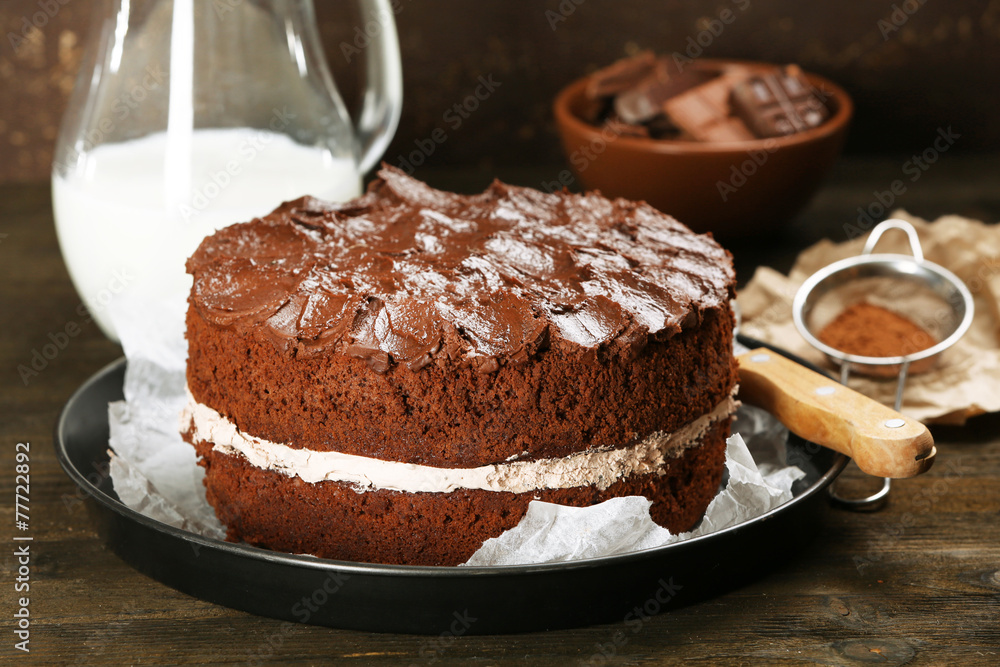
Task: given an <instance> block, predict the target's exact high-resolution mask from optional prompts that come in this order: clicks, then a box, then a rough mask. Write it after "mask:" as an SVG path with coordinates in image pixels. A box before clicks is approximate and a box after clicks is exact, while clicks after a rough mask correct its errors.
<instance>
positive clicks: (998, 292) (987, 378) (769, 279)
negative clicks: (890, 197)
mask: <svg viewBox="0 0 1000 667" xmlns="http://www.w3.org/2000/svg"><path fill="white" fill-rule="evenodd" d="M892 217H894V218H900V219H903V220H906V221H908V222H910V223H912V224H913V226H914V227H915V228H916V230H917V234H918V236H919V237H920V243H921V246H922V247H923V251H924V257H925V258H926V259H928V260H929V261H931V262H934V263H936V264H939V265H941V266H943V267H944V268H946V269H948V270H949V271H951V272H952V273H954V274H955V275H957V276H958V277H959V278H961V279H962V280H963V281H964V282H965V284H966V286H967V287H968V288H969V291H970V292H972V295H973V298H974V300H975V317H974V319H973V322H972V326H971V327H970V328H969V331H968V332H967V333H966V334H965V336H964V337H963V338H962V339H961V340H959V341H958V342H957V343H956V344H955V345H954V346H952V347H951V348H949V349H948V350H946V351H945V352H944V353H942V354H941V357H940V359H938V361H937V363H936V364H935V365H934V366H933V367H932V368H931V369H930V370H928V371H926V372H924V373H919V374H914V375H911V376H910V377H909V379H908V380H907V382H906V391H905V393H904V396H903V407H902V412H904V413H905V414H907V415H908V416H910V417H913V418H914V419H919V420H920V421H923V422H928V423H939V424H963V423H964V422H965V420H966V419H968V418H969V417H972V416H975V415H978V414H982V413H984V412H995V411H997V410H1000V227H998V226H996V225H986V224H983V223H982V222H979V221H977V220H969V219H967V218H962V217H959V216H956V215H947V216H944V217H942V218H939V219H938V220H936V221H935V222H933V223H929V222H927V221H925V220H921V219H920V218H917V217H915V216H912V215H909V214H908V213H906V212H905V211H896V212H894V213H893V215H892ZM866 238H867V235H866V236H862V237H860V238H856V239H853V240H851V241H846V242H843V243H834V242H833V241H830V240H828V239H825V240H823V241H820V242H819V243H817V244H815V245H814V246H812V247H810V248H808V249H806V250H805V251H803V252H802V253H801V254H800V255H799V257H798V259H797V260H796V262H795V266H793V267H792V271H791V273H790V274H789V275H788V276H787V277H786V276H783V275H781V274H780V273H778V272H777V271H775V270H774V269H770V268H768V267H760V268H759V269H757V272H756V274H754V277H753V279H752V280H751V281H750V282H749V283H748V284H747V286H746V288H745V289H743V290H742V291H741V292H740V293H739V296H738V302H739V305H740V310H741V314H742V323H741V328H740V331H741V332H742V333H745V334H746V335H748V336H752V337H754V338H757V339H759V340H762V341H765V342H768V343H772V344H774V345H777V346H780V347H782V348H784V349H786V350H788V351H789V352H792V353H794V354H797V355H799V356H801V357H802V358H803V359H806V360H808V361H811V362H813V363H815V364H817V365H818V366H820V367H823V368H829V369H834V368H835V366H834V365H833V364H832V363H831V362H830V361H829V360H827V359H826V357H825V356H824V355H823V354H822V353H820V352H819V351H817V350H816V349H815V348H813V347H812V346H811V345H809V343H807V342H806V340H805V339H804V338H803V337H802V336H801V335H800V334H799V332H798V330H797V329H796V328H795V324H794V323H793V322H792V299H794V297H795V292H796V291H797V290H798V288H799V286H800V285H801V284H802V283H803V282H805V280H806V279H807V278H808V277H809V276H810V275H812V274H813V273H815V272H816V271H818V270H819V269H822V268H823V267H825V266H827V265H829V264H831V263H833V262H835V261H838V260H841V259H845V258H847V257H853V256H855V255H859V254H861V250H862V249H863V248H864V244H865V239H866ZM875 252H877V253H899V254H903V255H909V254H910V248H909V243H908V241H907V239H906V236H905V235H904V234H902V233H901V232H897V231H888V232H886V233H885V234H884V235H883V236H882V238H881V239H880V240H879V243H878V246H877V247H876V248H875ZM886 305H888V304H886ZM915 321H917V322H918V323H920V320H919V319H916V320H915ZM849 384H850V386H851V388H853V389H855V390H857V391H859V392H861V393H863V394H865V395H867V396H870V397H871V398H874V399H875V400H878V401H880V402H882V403H884V404H886V405H892V402H893V399H894V397H895V392H896V380H895V379H888V380H881V379H872V378H866V377H861V376H859V375H857V374H852V376H851V379H850V382H849Z"/></svg>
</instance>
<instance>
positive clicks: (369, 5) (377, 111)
mask: <svg viewBox="0 0 1000 667" xmlns="http://www.w3.org/2000/svg"><path fill="white" fill-rule="evenodd" d="M360 4H361V12H362V13H361V15H362V16H363V17H369V16H375V17H378V19H377V20H378V21H379V23H380V24H381V27H382V29H381V30H379V31H378V33H377V34H376V35H374V36H373V39H372V44H371V47H370V48H369V49H368V51H367V53H366V54H365V56H366V84H365V94H364V98H363V99H362V101H361V114H360V115H359V116H358V122H357V136H358V170H359V171H360V172H361V173H362V174H364V173H366V172H367V171H368V170H369V169H371V168H372V167H374V166H375V163H376V162H378V160H379V158H380V157H382V154H383V153H384V152H385V149H386V148H387V147H388V146H389V142H390V141H391V140H392V136H393V134H395V132H396V127H397V126H398V125H399V114H400V112H401V111H402V108H403V65H402V62H401V60H400V56H399V36H398V35H397V33H396V21H395V19H394V18H393V11H392V6H391V5H390V4H389V1H388V0H361V2H360Z"/></svg>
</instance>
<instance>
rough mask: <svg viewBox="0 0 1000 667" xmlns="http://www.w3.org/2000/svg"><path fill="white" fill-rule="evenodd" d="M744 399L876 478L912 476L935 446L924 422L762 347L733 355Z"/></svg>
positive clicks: (924, 464)
mask: <svg viewBox="0 0 1000 667" xmlns="http://www.w3.org/2000/svg"><path fill="white" fill-rule="evenodd" d="M737 360H738V361H739V364H740V393H739V397H740V400H742V401H743V402H744V403H749V404H751V405H756V406H758V407H761V408H764V409H765V410H767V411H768V412H770V413H771V414H773V415H774V416H775V417H777V418H778V419H779V420H780V421H781V423H782V424H784V425H785V426H787V427H788V430H790V431H792V432H793V433H795V434H796V435H799V436H801V437H802V438H805V439H806V440H809V441H811V442H815V443H816V444H818V445H823V446H824V447H829V448H830V449H833V450H835V451H838V452H840V453H842V454H846V455H847V456H850V457H851V458H852V459H854V462H855V463H857V464H858V467H859V468H861V470H863V471H864V472H866V473H868V474H869V475H875V476H877V477H893V478H898V477H914V476H916V475H919V474H920V473H922V472H926V471H927V470H928V469H930V467H931V465H932V464H933V463H934V456H935V454H937V450H936V449H935V447H934V439H933V438H932V437H931V434H930V431H928V430H927V427H926V426H924V425H923V424H921V423H920V422H918V421H916V420H915V419H910V418H909V417H906V416H904V415H902V414H900V413H898V412H896V411H895V410H892V409H890V408H887V407H885V406H884V405H882V404H881V403H879V402H877V401H874V400H872V399H870V398H868V397H867V396H865V395H863V394H859V393H858V392H856V391H854V390H853V389H849V388H847V387H845V386H844V385H842V384H839V383H837V382H835V381H834V380H831V379H830V378H828V377H826V376H824V375H820V374H819V373H815V372H813V371H811V370H809V369H808V368H805V367H804V366H801V365H799V364H797V363H795V362H794V361H791V360H789V359H786V358H785V357H783V356H781V355H780V354H776V353H774V352H772V351H770V350H768V349H765V348H758V349H756V350H751V351H750V352H747V353H745V354H741V355H739V356H738V357H737Z"/></svg>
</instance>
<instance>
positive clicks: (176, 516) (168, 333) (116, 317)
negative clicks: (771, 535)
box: [108, 299, 805, 565]
mask: <svg viewBox="0 0 1000 667" xmlns="http://www.w3.org/2000/svg"><path fill="white" fill-rule="evenodd" d="M175 310H176V309H175ZM111 317H112V319H113V321H114V324H115V328H116V330H117V331H118V334H119V336H120V337H121V340H122V346H123V347H124V349H125V355H126V357H127V358H128V370H127V371H126V375H125V387H124V389H125V400H124V401H117V402H114V403H111V404H110V405H109V406H108V414H109V420H110V424H111V438H110V443H109V444H110V448H111V479H112V482H113V484H114V489H115V492H116V493H117V494H118V497H119V498H121V500H122V502H123V503H125V504H126V505H127V506H129V507H131V508H132V509H134V510H136V511H138V512H140V513H142V514H144V515H146V516H148V517H150V518H152V519H155V520H157V521H160V522H162V523H165V524H167V525H170V526H174V527H177V528H181V529H184V530H187V531H190V532H192V533H196V534H198V535H203V536H206V537H213V538H217V539H224V537H225V528H224V527H223V526H222V524H221V523H219V521H218V519H217V518H216V517H215V513H214V511H213V510H212V508H211V506H210V505H209V504H208V501H207V500H206V499H205V488H204V485H203V483H202V480H203V479H204V471H203V470H202V468H201V467H200V466H198V465H197V461H196V458H195V453H194V448H193V447H191V446H190V445H189V444H187V443H186V442H184V441H183V440H182V439H181V437H180V435H179V433H178V432H177V428H178V415H179V413H180V411H181V409H182V408H183V406H184V402H185V400H186V397H185V392H184V387H185V375H184V368H185V359H186V356H187V347H186V343H185V341H184V338H183V323H184V317H183V313H182V312H174V311H171V310H170V309H165V308H164V307H163V305H162V304H149V303H145V304H144V303H141V302H138V301H132V300H126V299H119V300H116V301H115V302H114V305H113V307H112V311H111ZM734 430H735V431H736V432H737V433H742V434H743V436H744V437H745V439H746V442H747V443H748V444H749V449H748V447H747V444H745V443H744V437H740V435H734V436H733V437H732V438H730V439H729V443H728V447H727V456H726V466H727V469H728V471H729V482H728V484H727V486H726V488H725V489H724V490H723V491H721V492H720V493H719V494H718V495H717V496H716V497H715V499H714V500H713V501H712V503H711V505H710V506H709V508H708V511H707V512H706V515H705V517H704V518H703V519H702V521H701V523H700V524H699V526H698V527H697V528H696V529H695V530H693V531H691V532H689V533H684V534H681V535H672V534H670V532H668V531H667V530H665V529H664V528H661V527H660V526H658V525H656V524H654V523H653V522H652V520H651V519H650V518H649V505H650V502H649V501H648V500H646V499H645V498H643V497H639V496H633V497H629V498H616V499H613V500H609V501H607V502H605V503H601V504H600V505H595V506H593V507H585V508H574V507H563V506H559V505H553V504H551V503H542V502H538V501H534V502H532V503H531V506H530V508H529V511H528V514H527V515H526V516H525V517H524V519H522V521H521V523H520V524H519V525H518V526H516V527H515V528H513V529H511V530H509V531H507V533H505V534H503V535H501V536H500V537H499V538H496V539H493V540H488V541H487V542H486V543H485V544H484V545H483V547H482V548H481V549H480V550H479V551H478V552H477V553H476V554H474V555H473V557H472V559H470V561H469V562H468V563H467V564H468V565H507V564H524V563H541V562H552V561H562V560H573V559H579V558H594V557H598V556H610V555H615V554H621V553H626V552H629V551H636V550H639V549H647V548H650V547H654V546H660V545H664V544H670V543H671V542H676V541H678V540H682V539H686V538H688V537H693V536H697V535H704V534H706V533H710V532H714V531H717V530H722V529H723V528H726V527H728V526H732V525H735V524H737V523H740V522H742V521H746V520H747V519H750V518H753V517H756V516H759V515H761V514H764V513H765V512H768V511H770V510H771V509H774V508H775V507H777V506H778V505H781V504H782V503H785V502H787V501H789V500H791V498H792V492H791V487H792V484H793V483H794V482H795V480H797V479H800V478H801V477H803V476H804V475H805V473H803V472H802V471H801V470H799V469H798V468H796V467H794V466H788V465H787V464H786V462H785V460H784V453H785V441H786V439H787V434H788V433H787V431H786V430H785V429H784V427H783V426H781V424H780V423H778V422H777V420H775V419H774V418H773V417H771V416H770V415H769V414H767V413H766V412H764V411H762V410H759V409H756V408H752V407H749V406H744V407H742V408H740V411H739V413H738V415H737V421H736V423H735V425H734ZM751 451H752V452H753V454H751ZM755 460H756V463H755Z"/></svg>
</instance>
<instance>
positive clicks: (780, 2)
mask: <svg viewBox="0 0 1000 667" xmlns="http://www.w3.org/2000/svg"><path fill="white" fill-rule="evenodd" d="M60 1H61V2H66V3H67V4H66V5H65V6H63V7H62V8H61V9H60V10H59V11H58V13H57V14H56V16H55V17H54V18H53V19H51V20H50V21H49V22H48V23H47V25H45V26H44V27H43V28H42V29H40V30H37V31H33V32H32V34H31V35H30V38H29V39H28V40H27V42H26V43H25V44H23V45H22V46H21V47H20V48H19V49H18V50H17V51H15V50H14V49H13V48H12V47H11V43H10V39H9V37H8V33H10V32H13V33H15V34H18V33H20V32H21V30H22V28H23V25H24V22H23V21H24V18H25V17H29V18H30V17H31V16H32V15H33V14H34V13H36V12H38V11H39V2H42V3H49V4H55V3H58V2H60ZM95 1H96V0H7V1H4V2H2V3H0V28H2V34H3V40H2V43H0V91H2V93H0V182H4V181H6V182H10V181H35V180H43V179H46V178H48V173H49V165H50V162H51V156H52V146H53V142H54V140H55V136H56V132H57V128H58V123H59V118H60V115H61V114H62V111H63V108H64V106H65V103H66V98H67V95H68V94H69V91H70V90H71V88H72V85H73V81H74V77H75V74H76V70H77V68H78V63H79V59H80V52H81V48H82V45H83V43H84V41H85V39H86V35H87V30H88V25H89V22H90V11H91V7H92V6H93V3H94V2H95ZM396 2H397V3H398V6H399V7H400V8H401V9H400V11H399V13H398V14H397V21H398V24H399V30H400V37H401V42H402V47H403V60H404V63H403V66H404V76H405V79H406V84H405V108H404V111H403V118H402V121H401V123H400V128H399V132H398V133H397V136H396V139H395V141H394V142H393V145H392V146H391V148H390V150H389V152H388V153H387V154H386V159H387V160H389V161H391V162H397V161H398V156H399V155H400V154H401V153H403V152H404V151H406V152H408V151H410V150H413V147H414V143H413V142H414V141H415V140H417V139H420V138H424V137H427V136H428V135H429V134H430V133H431V132H432V131H433V130H434V128H436V127H444V128H446V129H447V127H448V126H447V125H446V124H445V123H444V121H443V119H442V115H443V114H444V112H445V111H446V110H447V109H448V108H450V107H451V106H452V105H453V104H455V103H456V102H458V101H460V100H461V99H462V98H464V97H465V96H466V95H468V94H469V93H471V92H472V90H473V89H474V88H475V86H476V80H477V78H478V77H479V76H480V75H486V74H492V75H493V77H494V79H495V80H496V81H499V82H501V87H500V88H499V89H498V90H497V92H496V93H495V94H494V95H493V96H492V97H491V98H490V99H488V100H487V101H485V102H484V103H483V104H482V106H481V107H480V109H479V110H477V111H476V112H475V113H474V114H472V116H471V118H469V119H468V121H467V122H465V123H464V124H463V125H462V127H461V128H459V129H458V130H455V131H454V132H450V136H449V140H448V141H447V142H446V143H445V144H444V145H442V146H440V147H439V148H438V150H436V151H435V153H434V155H433V156H431V158H430V159H429V160H428V162H427V166H428V167H440V166H449V165H470V166H478V167H481V168H483V167H485V168H492V167H494V166H503V165H515V164H525V163H527V164H553V163H558V162H560V161H561V159H562V158H561V155H560V153H559V149H558V144H557V140H556V136H555V132H554V129H553V123H552V119H551V113H550V110H549V105H550V101H551V99H552V97H553V95H554V93H555V92H556V91H557V90H558V89H559V88H560V87H561V86H563V85H565V84H566V83H568V82H569V81H571V80H572V79H574V78H576V77H578V76H580V75H582V74H584V73H586V72H589V71H591V70H593V69H594V68H595V67H597V66H599V65H601V64H604V63H607V62H610V61H612V60H614V59H615V58H618V57H620V56H623V55H625V54H627V53H630V52H634V51H635V50H637V49H640V48H647V47H648V48H654V49H656V50H658V51H662V52H667V53H670V52H673V51H675V50H679V51H683V50H684V49H685V48H686V46H687V44H688V38H689V37H692V38H693V37H695V36H697V35H698V33H699V32H700V31H701V30H703V29H704V28H705V27H706V25H707V22H708V21H709V20H711V19H713V18H715V17H717V16H718V15H719V12H720V11H721V10H722V9H723V8H726V7H729V8H731V9H733V10H734V11H735V14H736V15H737V18H736V20H735V21H733V22H732V23H731V24H730V25H728V26H726V27H725V30H724V31H723V32H722V33H721V34H720V35H719V36H718V37H714V38H713V40H712V43H711V44H710V45H709V46H708V47H707V48H705V49H704V55H705V56H708V57H742V58H751V59H761V60H770V61H775V62H797V63H799V64H801V65H802V66H804V67H805V68H806V69H809V70H813V71H816V72H819V73H821V74H825V75H827V76H829V77H830V78H832V79H834V80H835V81H838V82H840V83H841V84H843V85H844V86H845V87H846V88H847V89H848V91H849V92H850V93H851V94H852V95H853V96H854V98H855V100H856V102H857V107H858V109H857V120H856V123H855V126H854V131H853V133H852V136H851V139H850V141H849V144H848V152H851V153H872V152H874V153H894V154H905V153H907V152H909V151H917V150H922V149H923V148H925V147H927V146H929V145H930V142H931V141H932V140H933V138H934V136H935V133H936V130H937V128H938V127H947V126H952V127H953V128H954V130H955V131H956V132H958V133H959V134H960V135H961V139H960V141H959V142H958V143H957V144H956V147H955V150H956V151H983V150H994V149H997V148H998V147H1000V122H997V120H996V119H997V115H998V114H997V108H998V105H1000V3H997V2H988V1H987V0H948V2H945V1H944V0H924V4H923V5H922V6H921V4H920V0H894V1H893V2H890V1H889V0H878V1H873V0H844V1H842V2H802V1H801V0H713V1H711V2H680V1H677V0H666V1H664V0H616V1H613V2H612V1H611V0H562V1H561V4H560V0H546V1H544V2H539V1H538V0H505V1H502V2H501V1H498V0H494V1H480V2H469V1H468V0H396ZM576 3H579V4H576ZM316 4H317V13H318V15H319V20H320V25H321V31H322V35H323V41H324V45H325V47H326V50H327V54H328V59H329V61H330V63H331V65H332V67H333V69H334V70H335V72H336V77H337V81H338V84H339V85H340V86H341V88H342V90H343V92H344V93H345V96H346V97H347V98H348V99H352V98H353V97H354V92H355V91H356V90H357V84H358V80H357V79H358V76H359V75H358V74H357V73H356V72H354V71H352V68H351V67H350V66H348V65H347V64H346V63H345V59H344V56H343V55H342V53H341V49H340V44H341V42H343V41H345V40H350V39H351V38H352V35H353V33H354V28H355V27H356V26H358V25H359V14H358V12H357V10H356V9H354V7H353V3H344V2H324V1H322V0H321V1H320V2H318V3H316ZM894 5H895V6H897V7H900V8H901V9H904V8H908V9H911V10H912V9H913V8H915V7H916V8H918V9H916V11H914V12H913V14H912V16H910V17H908V19H907V20H906V22H905V23H903V24H902V25H901V27H900V28H899V29H898V30H894V31H892V32H891V33H888V34H887V39H883V34H882V30H880V27H879V21H880V20H889V19H890V17H891V15H892V13H893V6H894ZM560 6H561V7H562V8H563V13H564V15H560V18H565V20H562V21H559V22H558V23H556V28H555V30H553V29H552V28H551V27H550V17H551V15H549V16H547V15H546V12H547V11H554V12H559V8H560ZM741 6H747V8H746V10H745V11H740V9H739V7H741ZM570 9H572V12H570V11H569V10H570ZM902 15H905V14H901V15H900V16H902ZM884 25H891V24H884ZM356 64H357V61H355V65H356Z"/></svg>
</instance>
